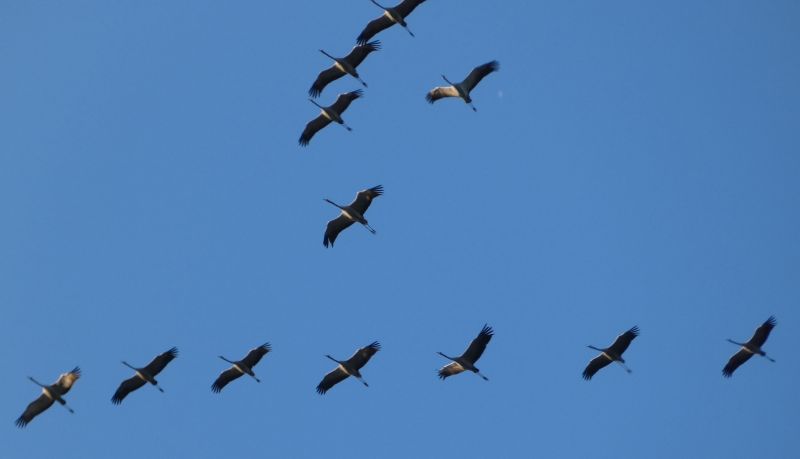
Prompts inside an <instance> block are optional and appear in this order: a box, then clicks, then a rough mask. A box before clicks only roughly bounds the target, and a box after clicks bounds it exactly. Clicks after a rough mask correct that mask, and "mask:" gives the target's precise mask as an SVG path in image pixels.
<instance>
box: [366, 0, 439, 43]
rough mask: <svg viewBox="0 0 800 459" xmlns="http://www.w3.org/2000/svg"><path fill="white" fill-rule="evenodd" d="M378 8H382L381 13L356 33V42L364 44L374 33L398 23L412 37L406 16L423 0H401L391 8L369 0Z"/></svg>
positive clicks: (423, 0)
mask: <svg viewBox="0 0 800 459" xmlns="http://www.w3.org/2000/svg"><path fill="white" fill-rule="evenodd" d="M369 1H371V2H372V3H374V4H375V5H377V6H378V7H379V8H382V9H383V14H382V15H381V16H380V17H379V18H377V19H373V20H372V21H370V22H369V23H368V24H367V26H366V27H364V30H362V31H361V33H360V34H359V35H358V38H356V42H357V43H358V44H364V43H366V42H367V41H369V39H370V38H372V37H374V36H375V35H376V34H378V33H379V32H381V31H382V30H384V29H388V28H389V27H391V26H393V25H395V24H400V26H401V27H402V28H404V29H406V32H408V34H409V35H411V36H412V37H413V36H414V34H413V33H412V32H411V30H409V28H408V24H406V18H407V17H408V15H409V14H411V12H412V11H414V8H416V7H418V6H419V5H420V4H422V3H424V2H425V0H403V1H402V2H400V3H398V4H397V5H395V6H394V7H393V8H386V7H385V6H381V4H379V3H378V2H376V1H375V0H369Z"/></svg>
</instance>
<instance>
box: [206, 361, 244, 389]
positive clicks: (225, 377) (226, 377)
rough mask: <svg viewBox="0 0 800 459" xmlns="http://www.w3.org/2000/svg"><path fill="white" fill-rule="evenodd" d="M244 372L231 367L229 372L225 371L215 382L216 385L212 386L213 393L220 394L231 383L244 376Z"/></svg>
mask: <svg viewBox="0 0 800 459" xmlns="http://www.w3.org/2000/svg"><path fill="white" fill-rule="evenodd" d="M242 374H243V373H242V372H240V371H239V370H237V369H236V368H233V367H230V368H228V369H227V370H225V371H223V372H222V373H220V374H219V376H218V377H217V380H216V381H214V384H212V385H211V392H214V393H219V391H221V390H222V388H223V387H225V386H226V385H227V384H228V383H229V382H231V381H233V380H234V379H236V378H238V377H239V376H242Z"/></svg>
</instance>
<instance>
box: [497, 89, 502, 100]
mask: <svg viewBox="0 0 800 459" xmlns="http://www.w3.org/2000/svg"><path fill="white" fill-rule="evenodd" d="M497 98H498V99H502V98H503V91H502V90H500V91H497Z"/></svg>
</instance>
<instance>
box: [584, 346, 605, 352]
mask: <svg viewBox="0 0 800 459" xmlns="http://www.w3.org/2000/svg"><path fill="white" fill-rule="evenodd" d="M586 347H588V348H589V349H594V350H595V351H600V352H605V351H606V350H605V349H600V348H599V347H594V346H586Z"/></svg>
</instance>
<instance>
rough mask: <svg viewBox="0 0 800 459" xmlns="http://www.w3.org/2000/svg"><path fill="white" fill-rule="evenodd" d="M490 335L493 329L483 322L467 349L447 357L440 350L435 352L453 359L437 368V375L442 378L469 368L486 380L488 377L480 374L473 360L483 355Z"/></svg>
mask: <svg viewBox="0 0 800 459" xmlns="http://www.w3.org/2000/svg"><path fill="white" fill-rule="evenodd" d="M492 336H494V330H492V327H490V326H489V325H486V324H484V326H483V328H482V329H481V331H480V333H478V336H476V337H475V339H473V340H472V342H471V343H469V347H468V348H467V350H466V351H464V353H463V354H461V355H460V356H458V357H449V356H447V355H445V354H443V353H441V352H437V354H439V355H441V356H442V357H444V358H446V359H449V360H452V361H453V362H452V363H448V364H447V365H445V366H443V367H442V368H440V369H439V377H440V378H442V379H443V380H444V379H445V378H447V377H448V376H453V375H457V374H459V373H461V372H462V371H466V370H469V371H471V372H473V373H475V374H476V375H478V376H480V377H481V378H483V379H484V380H485V381H488V380H489V378H487V377H486V376H484V375H483V374H481V372H480V370H478V368H476V367H475V362H477V361H478V359H479V358H481V355H483V351H484V350H485V349H486V345H487V344H489V341H491V340H492Z"/></svg>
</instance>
